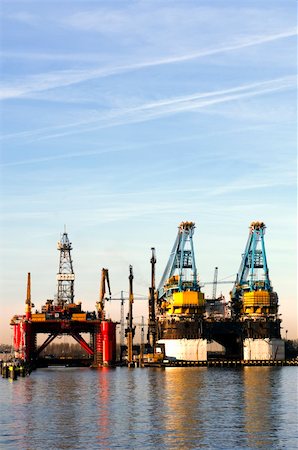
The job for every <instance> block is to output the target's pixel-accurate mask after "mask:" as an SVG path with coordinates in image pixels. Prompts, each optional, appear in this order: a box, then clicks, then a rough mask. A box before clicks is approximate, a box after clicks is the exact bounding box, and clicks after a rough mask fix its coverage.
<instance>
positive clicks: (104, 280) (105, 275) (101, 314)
mask: <svg viewBox="0 0 298 450" xmlns="http://www.w3.org/2000/svg"><path fill="white" fill-rule="evenodd" d="M106 285H107V288H108V292H109V299H108V298H106V300H111V296H112V293H111V288H110V279H109V271H108V269H104V268H103V269H101V279H100V292H99V301H98V302H96V308H97V313H98V318H99V319H102V320H104V318H105V311H104V300H105V294H106Z"/></svg>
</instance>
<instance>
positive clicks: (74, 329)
mask: <svg viewBox="0 0 298 450" xmlns="http://www.w3.org/2000/svg"><path fill="white" fill-rule="evenodd" d="M265 229H266V227H265V224H264V223H263V222H252V223H251V225H250V227H249V234H248V239H247V243H246V246H245V249H244V253H243V254H242V258H241V263H240V267H239V270H238V273H237V276H236V277H235V280H233V282H232V283H231V282H229V283H231V292H230V299H228V300H226V299H225V298H224V297H223V296H222V295H220V296H217V295H216V293H217V286H218V284H220V283H227V281H223V282H221V281H218V280H217V277H218V268H217V267H216V268H215V272H214V280H213V281H212V282H205V283H202V282H200V281H199V277H198V271H197V267H196V259H195V250H194V243H193V235H194V230H195V224H194V222H190V221H185V222H181V223H180V225H179V227H178V233H177V236H176V239H175V242H174V245H173V248H172V251H171V253H170V256H169V259H168V263H167V265H166V267H165V270H164V273H163V276H162V278H161V280H160V282H159V285H158V287H157V288H156V286H155V266H156V253H155V249H154V248H152V249H151V251H152V255H151V259H150V263H151V283H150V286H149V299H148V334H147V343H146V344H143V345H141V348H139V354H138V355H136V354H135V348H136V346H134V345H133V340H134V336H135V328H136V326H135V324H134V322H133V303H134V295H133V278H134V276H133V268H132V266H129V277H128V280H129V297H128V300H129V310H128V314H127V317H126V319H127V324H126V328H125V325H124V299H123V296H121V299H115V300H121V321H120V325H121V342H120V344H123V342H122V341H123V340H124V331H125V336H126V345H121V354H120V359H121V361H122V350H123V349H124V353H123V354H124V355H125V357H124V363H125V364H126V365H127V366H129V367H133V366H134V364H135V361H136V356H137V358H138V360H139V361H140V362H141V361H145V360H147V361H148V362H151V363H153V364H155V363H159V364H161V363H166V362H171V363H173V362H177V363H179V362H183V361H184V362H194V363H195V362H205V361H211V359H212V358H217V360H218V359H221V360H222V361H233V360H237V361H242V362H244V363H245V361H283V360H284V359H285V347H284V341H283V340H282V339H281V334H280V328H281V319H280V314H279V313H278V296H277V293H276V292H275V291H274V290H273V287H272V284H271V281H270V278H269V269H268V263H267V258H266V250H265V241H264V235H265ZM71 250H72V246H71V243H70V241H69V239H68V234H67V233H66V231H65V232H64V233H63V235H62V236H61V240H60V241H59V242H58V251H59V270H58V274H57V285H58V286H57V295H56V297H55V298H54V299H50V300H47V301H46V302H45V304H44V305H43V306H42V307H41V309H40V310H39V311H38V310H35V312H33V308H34V305H33V303H32V301H31V277H30V273H28V278H27V296H26V301H25V314H23V315H15V316H14V317H13V318H12V319H11V325H12V326H13V333H14V352H15V357H17V358H20V359H22V360H23V361H25V363H27V364H31V365H32V366H37V365H38V364H37V363H38V360H39V358H40V355H41V353H42V351H43V350H44V349H45V348H46V347H47V346H48V345H49V344H50V343H51V342H52V341H53V340H54V339H55V338H56V337H59V336H61V335H68V336H71V337H73V338H74V339H75V341H77V342H78V343H79V344H80V345H81V347H82V348H83V349H84V350H85V351H86V352H87V353H88V355H89V360H90V365H91V366H92V367H102V366H111V365H115V364H116V363H117V358H116V326H117V323H116V322H115V321H113V320H107V319H106V317H105V300H108V299H110V300H113V298H112V297H111V289H110V282H109V271H108V269H102V271H101V280H100V290H99V297H98V301H97V302H96V305H95V310H94V311H91V312H90V311H84V310H83V308H82V304H81V302H77V303H76V302H75V300H74V280H75V274H74V270H73V263H72V258H71ZM206 284H212V286H213V290H212V297H211V298H206V297H205V295H204V293H203V292H202V289H203V287H204V286H205V285H206ZM106 291H108V294H109V298H107V294H106ZM38 335H46V337H45V339H44V341H43V343H42V344H41V345H38V344H37V336H38ZM86 335H87V336H88V339H87V340H86ZM118 359H119V358H118ZM118 362H119V361H118ZM122 362H123V361H122Z"/></svg>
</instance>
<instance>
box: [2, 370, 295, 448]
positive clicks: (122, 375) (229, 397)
mask: <svg viewBox="0 0 298 450" xmlns="http://www.w3.org/2000/svg"><path fill="white" fill-rule="evenodd" d="M297 375H298V369H297V367H244V368H240V369H231V368H228V369H224V368H196V367H195V368H167V369H165V370H163V369H153V368H144V369H137V368H135V369H127V368H117V369H99V370H92V369H89V368H62V367H52V368H48V369H38V370H37V371H34V372H32V373H31V375H30V376H29V377H26V378H18V379H17V380H16V381H12V382H11V381H9V380H7V379H0V401H1V419H0V430H1V437H0V448H1V449H13V450H18V449H22V450H39V449H42V450H44V449H45V450H51V449H55V450H56V449H110V448H119V449H143V448H155V449H156V450H158V449H195V448H197V449H200V448H209V449H225V448H226V449H255V448H263V449H287V450H289V449H296V448H298V432H297V423H298V417H297Z"/></svg>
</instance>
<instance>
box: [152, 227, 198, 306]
mask: <svg viewBox="0 0 298 450" xmlns="http://www.w3.org/2000/svg"><path fill="white" fill-rule="evenodd" d="M194 229H195V224H194V222H181V223H180V225H179V227H178V234H177V237H176V240H175V243H174V246H173V248H172V251H171V254H170V257H169V260H168V263H167V265H166V268H165V271H164V273H163V276H162V278H161V281H160V283H159V286H158V298H159V299H160V298H161V297H162V296H163V293H164V289H163V288H164V285H165V282H166V280H167V279H169V278H171V277H172V276H173V275H174V274H175V273H177V274H178V276H179V281H178V290H179V291H183V290H184V287H185V283H187V288H188V289H190V290H198V279H197V268H196V262H195V254H194V248H193V234H194Z"/></svg>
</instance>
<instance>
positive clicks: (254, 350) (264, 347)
mask: <svg viewBox="0 0 298 450" xmlns="http://www.w3.org/2000/svg"><path fill="white" fill-rule="evenodd" d="M243 357H244V358H243V359H244V360H250V361H251V360H263V361H268V360H284V359H285V343H284V341H283V340H282V339H269V338H265V339H252V338H249V339H245V340H244V342H243Z"/></svg>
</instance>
